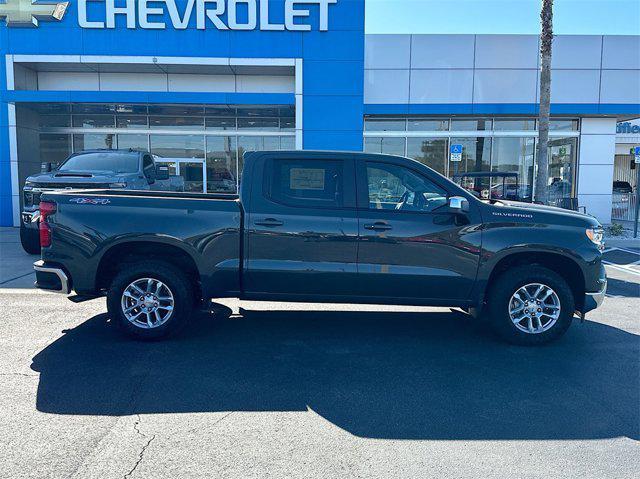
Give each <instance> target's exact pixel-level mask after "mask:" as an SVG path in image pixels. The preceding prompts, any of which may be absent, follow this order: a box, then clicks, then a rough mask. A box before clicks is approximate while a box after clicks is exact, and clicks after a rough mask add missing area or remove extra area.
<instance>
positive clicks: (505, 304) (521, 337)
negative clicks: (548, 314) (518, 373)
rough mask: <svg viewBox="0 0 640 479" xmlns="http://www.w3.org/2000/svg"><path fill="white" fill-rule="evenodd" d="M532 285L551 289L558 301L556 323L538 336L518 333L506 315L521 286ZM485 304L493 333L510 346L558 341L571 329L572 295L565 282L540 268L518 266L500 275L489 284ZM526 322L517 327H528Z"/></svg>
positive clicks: (509, 317) (573, 308)
mask: <svg viewBox="0 0 640 479" xmlns="http://www.w3.org/2000/svg"><path fill="white" fill-rule="evenodd" d="M532 283H539V284H543V285H546V286H548V287H550V288H551V289H552V290H553V291H554V292H555V293H556V295H557V298H558V300H559V302H560V315H559V317H558V319H557V320H556V322H555V323H554V324H553V325H551V326H550V327H549V329H547V330H545V331H542V332H537V333H529V332H524V331H522V330H520V329H519V328H518V327H517V326H516V324H514V322H513V321H512V320H511V316H510V314H509V304H510V301H511V297H512V296H513V295H514V293H515V292H516V291H518V290H519V289H520V288H521V287H523V286H525V285H529V284H532ZM487 301H488V304H487V310H488V313H489V322H490V324H491V326H492V327H493V329H494V330H495V331H496V333H498V334H499V335H500V336H501V337H502V338H504V339H505V340H507V341H508V342H510V343H513V344H518V345H523V346H537V345H540V344H545V343H548V342H550V341H553V340H555V339H558V338H559V337H561V336H562V335H564V333H566V332H567V329H569V326H571V321H572V320H573V314H574V312H575V301H574V298H573V293H572V291H571V288H570V287H569V285H568V284H567V282H566V281H565V280H564V279H563V278H562V277H561V276H560V275H558V274H557V273H555V272H554V271H551V270H550V269H547V268H545V267H543V266H539V265H527V266H517V267H514V268H511V269H509V270H507V271H505V272H504V273H502V274H501V275H500V276H499V277H498V278H497V279H496V281H495V282H494V284H492V285H491V288H490V291H489V294H488V296H487ZM516 304H517V303H516ZM545 319H548V318H545ZM526 321H527V320H525V321H523V322H522V323H520V324H523V323H524V324H527V323H526ZM523 327H526V326H524V325H523Z"/></svg>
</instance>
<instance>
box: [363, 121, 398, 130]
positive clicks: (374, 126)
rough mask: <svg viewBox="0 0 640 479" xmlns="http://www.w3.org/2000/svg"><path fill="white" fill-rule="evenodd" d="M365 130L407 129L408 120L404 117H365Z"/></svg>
mask: <svg viewBox="0 0 640 479" xmlns="http://www.w3.org/2000/svg"><path fill="white" fill-rule="evenodd" d="M364 129H365V131H405V130H406V129H407V122H406V121H405V120H404V119H394V118H365V119H364Z"/></svg>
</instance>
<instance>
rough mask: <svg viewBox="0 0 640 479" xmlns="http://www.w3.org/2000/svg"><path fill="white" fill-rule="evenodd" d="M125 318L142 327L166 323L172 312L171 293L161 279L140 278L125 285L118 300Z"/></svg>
mask: <svg viewBox="0 0 640 479" xmlns="http://www.w3.org/2000/svg"><path fill="white" fill-rule="evenodd" d="M120 304H121V307H122V313H123V314H124V316H125V317H126V318H127V320H128V321H129V322H130V323H131V324H133V325H134V326H137V327H138V328H142V329H153V328H157V327H159V326H162V325H163V324H164V323H166V322H167V321H168V320H169V318H170V317H171V315H172V314H173V307H174V300H173V293H172V292H171V290H170V289H169V287H168V286H167V285H166V284H164V283H163V282H162V281H159V280H157V279H155V278H140V279H136V280H135V281H134V282H132V283H130V284H129V286H127V287H126V288H125V289H124V291H123V293H122V298H121V300H120Z"/></svg>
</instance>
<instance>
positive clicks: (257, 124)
mask: <svg viewBox="0 0 640 479" xmlns="http://www.w3.org/2000/svg"><path fill="white" fill-rule="evenodd" d="M278 128H279V122H278V119H277V118H238V130H263V131H277V130H278Z"/></svg>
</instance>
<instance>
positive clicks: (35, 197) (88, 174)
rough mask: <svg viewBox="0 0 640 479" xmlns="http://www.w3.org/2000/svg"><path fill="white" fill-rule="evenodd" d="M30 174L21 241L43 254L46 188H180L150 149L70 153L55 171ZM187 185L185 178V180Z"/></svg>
mask: <svg viewBox="0 0 640 479" xmlns="http://www.w3.org/2000/svg"><path fill="white" fill-rule="evenodd" d="M44 168H45V170H46V171H43V172H42V173H39V174H37V175H32V176H29V177H28V178H27V180H26V182H25V185H24V188H23V190H22V199H23V201H22V214H21V215H20V242H21V243H22V248H23V249H24V250H25V251H26V252H27V253H29V254H39V253H40V239H39V233H38V223H39V219H40V214H39V212H38V206H39V204H40V195H41V194H42V193H43V192H45V191H55V190H61V189H72V188H74V189H77V188H102V189H104V188H127V189H132V190H150V189H161V190H165V189H180V185H179V184H175V185H174V184H173V183H176V182H175V181H173V180H170V179H169V173H168V171H169V170H168V167H167V166H160V165H156V164H155V161H154V158H153V156H152V155H151V154H150V153H149V152H145V151H134V150H85V151H81V152H78V153H75V154H73V155H71V156H70V157H69V158H67V159H66V160H65V161H64V162H63V163H62V164H61V165H60V166H58V167H57V168H55V169H53V171H51V170H52V165H51V163H45V164H44ZM183 185H184V181H183Z"/></svg>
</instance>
